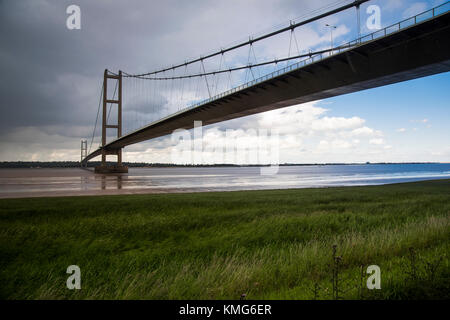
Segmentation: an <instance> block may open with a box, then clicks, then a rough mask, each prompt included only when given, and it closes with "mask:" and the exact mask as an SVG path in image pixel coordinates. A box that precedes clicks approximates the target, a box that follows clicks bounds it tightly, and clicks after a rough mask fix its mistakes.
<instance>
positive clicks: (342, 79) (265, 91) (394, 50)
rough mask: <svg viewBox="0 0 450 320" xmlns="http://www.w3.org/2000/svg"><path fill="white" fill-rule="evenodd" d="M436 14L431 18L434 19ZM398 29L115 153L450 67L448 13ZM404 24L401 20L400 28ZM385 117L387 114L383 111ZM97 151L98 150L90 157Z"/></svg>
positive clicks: (246, 88) (294, 69)
mask: <svg viewBox="0 0 450 320" xmlns="http://www.w3.org/2000/svg"><path fill="white" fill-rule="evenodd" d="M433 16H434V17H433ZM411 19H414V20H413V21H412V23H410V24H408V20H405V21H403V22H401V23H399V24H398V28H397V29H396V28H395V26H396V25H394V26H390V27H387V28H385V29H382V30H379V31H377V32H375V33H373V34H371V35H368V36H365V37H363V38H361V39H359V40H357V41H354V42H353V43H350V44H354V47H351V48H350V49H345V50H341V51H340V52H336V53H334V54H333V55H330V56H327V57H323V56H319V57H313V58H312V59H311V60H310V61H306V62H303V63H301V64H294V65H292V66H289V67H287V68H285V69H282V70H279V71H277V72H276V73H273V74H271V75H268V76H265V77H263V78H261V79H258V80H255V81H252V82H249V83H247V84H245V85H242V86H240V87H238V88H235V89H233V90H231V91H229V92H225V93H223V94H220V95H219V96H216V97H213V98H212V99H208V100H206V101H204V102H202V103H201V104H198V105H195V106H193V107H190V108H187V109H185V110H182V111H180V112H178V113H175V114H173V115H170V116H168V117H166V118H163V119H160V120H158V121H156V122H153V123H150V124H149V125H147V126H145V127H143V128H141V129H138V130H136V131H134V132H131V133H128V134H126V135H124V136H122V137H121V138H118V139H116V140H114V141H111V142H109V143H108V144H107V145H106V146H105V149H106V150H107V151H108V152H114V150H118V149H120V148H123V147H125V146H127V145H131V144H134V143H138V142H141V141H145V140H149V139H153V138H157V137H161V136H164V135H168V134H171V133H172V132H173V131H174V130H175V129H181V128H182V129H191V128H193V126H194V121H198V120H200V121H203V124H204V125H209V124H213V123H217V122H221V121H225V120H230V119H235V118H239V117H244V116H248V115H252V114H256V113H260V112H265V111H269V110H274V109H278V108H283V107H287V106H291V105H295V104H301V103H305V102H309V101H314V100H319V99H325V98H329V97H334V96H338V95H343V94H347V93H351V92H357V91H361V90H366V89H370V88H375V87H380V86H384V85H389V84H393V83H397V82H401V81H407V80H411V79H415V78H419V77H425V76H429V75H433V74H437V73H442V72H447V71H449V70H450V40H449V39H450V30H449V26H450V13H449V12H448V10H447V11H446V12H445V13H442V14H440V15H437V13H436V14H435V12H434V11H433V14H432V17H431V18H429V19H427V20H424V21H420V22H419V21H418V20H419V19H417V17H413V18H411ZM402 23H403V24H404V25H403V26H402ZM387 116H388V115H387ZM100 154H101V149H97V150H96V151H94V152H92V153H91V154H90V155H88V156H87V157H86V158H85V160H84V161H88V160H90V159H92V158H94V157H96V156H98V155H100Z"/></svg>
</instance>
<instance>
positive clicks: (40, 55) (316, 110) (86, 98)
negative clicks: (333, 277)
mask: <svg viewBox="0 0 450 320" xmlns="http://www.w3.org/2000/svg"><path fill="white" fill-rule="evenodd" d="M349 2H350V1H345V0H344V1H336V0H314V1H295V0H240V1H238V0H226V1H225V0H214V1H206V0H192V1H182V0H164V1H163V0H151V1H144V0H141V1H138V0H131V1H120V0H80V1H72V0H71V1H62V0H23V1H15V0H0V39H2V44H1V46H0V70H2V72H1V73H0V97H1V101H0V108H1V110H0V112H1V114H2V116H1V117H0V122H1V123H0V131H1V132H0V150H1V151H0V161H63V160H69V161H78V160H79V158H80V141H81V140H82V139H87V140H88V142H89V143H90V141H91V136H92V132H93V128H94V123H95V119H96V114H97V108H98V103H99V92H100V88H101V82H102V78H103V71H104V69H105V68H108V69H109V70H113V71H117V70H125V71H127V72H130V73H145V72H149V71H152V70H156V69H158V68H161V67H166V66H171V65H173V64H176V63H179V62H184V61H185V60H187V59H190V58H195V57H199V56H201V55H205V54H207V53H209V52H211V51H214V50H216V49H219V48H223V47H227V46H228V45H230V44H232V43H236V42H239V41H245V40H246V39H248V38H249V36H255V35H258V34H262V33H264V32H266V31H271V30H275V29H276V28H277V26H284V25H286V24H288V23H289V21H290V20H294V21H299V19H300V20H301V19H304V18H305V17H310V16H311V15H313V14H314V13H316V12H320V10H324V8H326V7H327V6H330V5H337V4H345V3H349ZM444 2H445V1H438V0H436V1H420V0H411V1H410V0H372V1H369V3H367V4H364V5H363V6H362V8H361V26H362V29H361V32H362V34H366V33H368V32H369V30H368V29H367V26H366V20H367V18H368V17H369V14H367V13H366V9H367V7H368V6H369V5H378V6H379V8H380V9H381V16H380V17H381V27H385V26H388V25H390V24H392V23H395V22H398V21H400V20H402V19H405V18H408V17H410V16H412V15H415V14H417V13H420V12H422V11H425V10H427V9H430V8H432V7H435V6H437V5H439V4H441V3H444ZM72 4H75V5H78V6H79V7H80V10H81V29H79V30H70V29H68V28H67V25H66V21H67V19H68V17H69V14H67V13H66V9H67V7H68V6H70V5H72ZM317 10H319V11H317ZM355 17H356V15H355V10H354V9H349V10H348V11H346V12H343V13H341V14H338V15H335V16H332V17H328V18H325V19H322V20H320V21H318V22H315V23H313V24H311V25H308V26H304V27H301V28H299V29H298V30H296V31H295V35H294V36H295V38H292V35H291V36H290V37H289V34H286V35H282V36H280V37H278V38H275V39H271V40H270V41H269V42H267V43H263V44H258V45H255V47H254V50H255V53H253V52H251V51H248V49H244V50H243V51H241V52H237V53H236V54H235V55H230V56H227V57H226V58H225V59H226V61H225V62H223V61H211V62H209V64H207V65H206V66H205V67H206V68H207V69H208V70H212V69H213V68H214V66H216V67H217V65H219V66H221V65H224V64H227V66H238V65H242V64H245V63H248V62H252V63H254V62H258V61H265V60H270V59H272V58H274V57H276V58H281V57H286V56H287V55H293V54H294V53H295V51H296V50H297V51H298V52H306V51H308V50H317V49H323V48H328V47H329V46H330V42H331V38H330V35H331V33H330V29H329V28H327V27H326V24H330V25H334V26H336V29H334V31H333V41H334V45H339V44H343V43H345V42H347V41H350V40H353V39H354V38H356V36H357V30H356V18H355ZM293 39H294V40H293ZM198 67H199V66H193V67H192V70H189V71H192V72H194V71H195V72H198V71H199V69H198ZM195 68H197V69H195ZM274 68H278V66H273V67H272V69H270V68H261V69H260V70H255V72H258V74H259V75H263V74H265V73H267V72H270V71H273V70H275V69H274ZM183 71H184V72H185V71H186V70H183ZM234 77H235V78H234V85H236V84H238V83H242V82H244V81H245V80H246V79H250V74H249V73H248V72H247V73H245V72H244V71H243V72H241V73H239V74H237V75H235V76H234ZM127 81H128V80H127ZM127 81H125V85H124V95H125V96H126V97H127V99H128V100H126V101H125V103H124V122H125V128H126V129H127V130H132V129H136V128H137V127H139V126H140V125H143V124H146V123H148V122H149V121H151V120H154V119H155V117H160V116H163V115H167V114H170V113H172V112H174V111H177V110H179V109H180V108H183V107H185V106H187V105H189V104H191V103H194V102H195V101H199V100H201V99H203V98H205V97H206V96H205V94H206V89H205V88H203V89H202V90H199V89H198V88H197V89H195V83H191V84H192V85H193V86H191V87H189V85H191V84H188V85H187V87H183V89H182V90H183V91H182V92H180V85H178V87H175V89H174V88H173V87H171V89H172V90H171V91H172V92H171V93H170V95H169V93H168V92H169V90H168V87H170V86H166V87H163V86H162V85H161V84H151V83H149V82H148V81H147V82H146V83H145V84H143V86H147V87H148V88H147V93H145V92H146V91H145V89H142V88H141V89H140V90H141V91H139V87H136V86H135V87H133V85H136V83H135V82H133V81H132V80H130V81H128V82H127ZM232 82H233V81H232ZM210 83H217V85H216V87H213V90H214V91H215V92H217V93H218V92H221V91H223V90H225V89H227V85H228V86H230V85H233V83H228V84H227V82H226V81H225V79H220V78H218V79H217V82H215V80H214V79H210ZM449 84H450V73H448V72H447V73H444V74H438V75H434V76H430V77H426V78H421V79H416V80H412V81H407V82H403V83H398V84H393V85H389V86H385V87H381V88H376V89H370V90H365V91H361V92H357V93H352V94H347V95H343V96H338V97H333V98H329V99H326V100H321V101H314V102H309V103H306V104H303V105H298V106H291V107H287V108H283V109H279V110H274V111H270V112H266V113H261V114H257V115H253V116H248V117H245V118H240V119H235V120H231V121H226V122H222V123H220V124H215V125H211V126H208V127H205V128H203V138H202V143H203V147H204V148H205V149H207V150H206V151H204V152H203V153H202V154H201V156H200V157H197V158H196V157H195V155H194V153H192V154H191V155H190V156H187V157H184V158H183V157H178V158H176V159H174V146H175V142H174V140H173V139H172V137H171V136H166V137H162V138H158V139H154V140H151V141H147V142H143V143H139V144H136V145H132V146H128V147H126V148H125V151H124V161H131V162H137V161H139V162H141V161H145V162H160V163H161V162H177V163H192V162H196V163H198V162H203V163H214V162H220V163H223V162H227V161H228V162H233V163H254V162H255V159H253V158H251V157H235V158H233V157H229V158H226V159H225V156H224V158H220V157H215V156H217V154H215V155H214V154H212V153H211V152H210V151H208V150H212V149H214V147H217V148H218V149H220V148H221V146H225V145H227V144H230V143H237V144H239V146H241V147H242V148H243V149H245V148H249V146H250V147H251V146H253V145H257V142H258V141H264V139H266V138H265V136H264V134H263V133H264V132H269V133H271V134H273V135H275V133H276V134H278V140H277V144H276V148H277V150H276V155H277V157H278V161H279V163H326V162H366V161H370V162H434V161H436V162H450V142H449V141H450V139H449V137H450V127H449V123H450V112H449V107H450V106H449V104H450V91H449V90H448V88H449ZM152 85H153V87H151V86H152ZM149 88H150V89H149ZM163 88H166V89H163ZM189 88H191V89H189ZM133 90H134V91H133ZM142 90H144V91H142ZM149 90H153V92H155V91H156V92H158V94H153V96H149V93H148V91H149ZM177 90H178V91H177ZM196 90H197V91H196ZM142 92H144V94H145V95H146V99H144V100H143V98H142ZM139 93H141V96H138V94H139ZM134 95H136V96H137V97H138V98H137V99H138V100H133V97H134ZM174 96H175V97H181V96H183V98H184V100H183V99H181V98H180V99H179V100H176V99H174V98H173V97H174ZM139 99H140V100H139ZM155 99H159V100H158V101H159V105H158V104H157V103H156V100H155ZM133 101H134V104H133ZM127 107H128V108H127ZM158 108H159V109H158ZM155 110H156V111H155ZM255 133H256V134H260V135H259V136H257V137H256V138H255ZM191 134H192V138H193V139H194V138H195V137H194V135H193V133H192V131H191ZM110 139H111V138H110ZM258 139H259V140H258ZM261 139H262V140H261ZM267 141H268V140H267ZM97 146H98V128H97V130H96V132H95V139H94V144H93V147H94V148H95V147H97ZM271 147H273V146H271ZM208 148H209V149H208ZM238 149H239V148H238ZM269 153H270V152H269ZM195 159H197V160H195ZM199 159H200V160H199ZM227 159H228V160H227ZM225 160H226V161H225ZM256 162H258V160H256Z"/></svg>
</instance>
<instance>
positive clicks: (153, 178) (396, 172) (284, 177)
mask: <svg viewBox="0 0 450 320" xmlns="http://www.w3.org/2000/svg"><path fill="white" fill-rule="evenodd" d="M269 171H270V170H269ZM431 179H450V163H442V164H370V165H326V166H325V165H314V166H280V167H279V169H278V172H277V173H276V174H273V175H261V168H259V167H216V168H212V167H209V168H180V167H176V168H130V169H129V173H128V174H122V175H100V174H94V173H93V172H92V171H89V170H83V169H78V168H72V169H0V198H13V197H14V198H15V197H33V196H64V195H101V194H133V193H165V192H191V191H193V192H197V191H231V190H258V189H285V188H308V187H333V186H356V185H379V184H388V183H400V182H410V181H420V180H431Z"/></svg>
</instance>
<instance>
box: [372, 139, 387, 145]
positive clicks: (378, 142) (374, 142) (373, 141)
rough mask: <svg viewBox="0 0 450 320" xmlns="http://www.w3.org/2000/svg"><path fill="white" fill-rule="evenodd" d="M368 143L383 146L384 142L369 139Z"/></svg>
mask: <svg viewBox="0 0 450 320" xmlns="http://www.w3.org/2000/svg"><path fill="white" fill-rule="evenodd" d="M369 143H370V144H375V145H381V144H384V140H383V139H381V138H376V139H370V141H369Z"/></svg>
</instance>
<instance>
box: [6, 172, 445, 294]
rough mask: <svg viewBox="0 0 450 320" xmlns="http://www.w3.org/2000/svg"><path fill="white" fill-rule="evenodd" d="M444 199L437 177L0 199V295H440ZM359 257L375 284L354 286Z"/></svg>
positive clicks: (359, 279) (442, 286)
mask: <svg viewBox="0 0 450 320" xmlns="http://www.w3.org/2000/svg"><path fill="white" fill-rule="evenodd" d="M449 200H450V181H449V180H440V181H430V182H419V183H409V184H398V185H387V186H371V187H351V188H328V189H299V190H273V191H245V192H222V193H201V194H200V193H197V194H171V195H132V196H131V195H127V196H106V197H72V198H70V197H68V198H51V199H43V198H40V199H37V198H33V199H15V200H14V199H11V200H0V227H1V228H0V258H1V262H0V266H1V269H0V283H1V285H0V297H1V298H7V299H239V298H241V296H242V295H243V294H245V297H246V299H314V298H317V299H333V298H343V299H361V298H364V299H408V298H448V297H449V293H448V292H449V290H448V289H449V286H450V284H449V279H450V277H449V276H450V274H449V270H450V269H449V259H448V253H449V246H450V241H449V239H450V237H449V236H450V228H449V224H450V214H449V213H450V201H449ZM333 246H335V250H336V255H335V258H336V257H337V256H338V257H340V261H339V270H338V277H339V281H338V288H337V292H338V293H337V294H336V287H335V286H334V287H333V283H334V281H335V280H336V279H335V278H334V274H335V269H333V268H334V267H335V266H334V263H335V260H334V258H333ZM413 261H415V262H413ZM73 264H75V265H78V266H80V268H81V282H82V284H81V285H82V289H81V290H75V291H72V290H68V289H67V288H66V279H67V277H68V276H69V275H67V274H66V273H65V272H66V268H67V267H68V266H69V265H73ZM371 264H376V265H379V266H380V268H381V279H382V280H381V281H382V289H381V290H368V289H367V288H364V286H361V283H362V282H364V281H365V277H366V275H365V274H364V272H363V273H362V271H364V268H365V267H366V266H368V265H371ZM362 266H364V267H362ZM412 274H414V276H412ZM362 275H363V278H364V279H362V277H361V276H362Z"/></svg>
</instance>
